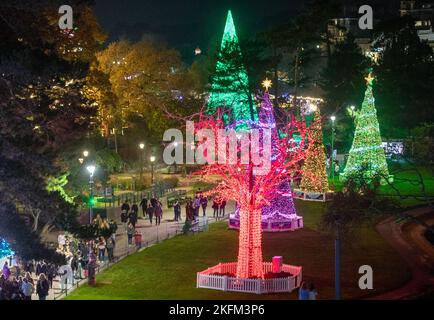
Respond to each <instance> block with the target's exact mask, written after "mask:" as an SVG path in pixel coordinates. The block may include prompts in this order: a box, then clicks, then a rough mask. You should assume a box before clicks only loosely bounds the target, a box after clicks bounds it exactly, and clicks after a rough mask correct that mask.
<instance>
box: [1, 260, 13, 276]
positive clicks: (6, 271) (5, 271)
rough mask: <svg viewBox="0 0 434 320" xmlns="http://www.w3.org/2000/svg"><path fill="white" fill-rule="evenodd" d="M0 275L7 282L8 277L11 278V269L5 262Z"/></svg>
mask: <svg viewBox="0 0 434 320" xmlns="http://www.w3.org/2000/svg"><path fill="white" fill-rule="evenodd" d="M2 274H3V278H4V279H5V280H8V279H9V277H10V276H11V269H9V265H8V262H7V261H6V262H5V263H4V265H3V269H2Z"/></svg>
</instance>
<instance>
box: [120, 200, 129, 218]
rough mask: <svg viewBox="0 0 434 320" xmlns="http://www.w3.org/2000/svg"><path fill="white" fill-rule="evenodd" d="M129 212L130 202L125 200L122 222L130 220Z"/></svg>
mask: <svg viewBox="0 0 434 320" xmlns="http://www.w3.org/2000/svg"><path fill="white" fill-rule="evenodd" d="M129 213H130V205H129V204H128V200H125V202H124V203H123V204H122V206H121V222H122V223H127V222H128V216H129Z"/></svg>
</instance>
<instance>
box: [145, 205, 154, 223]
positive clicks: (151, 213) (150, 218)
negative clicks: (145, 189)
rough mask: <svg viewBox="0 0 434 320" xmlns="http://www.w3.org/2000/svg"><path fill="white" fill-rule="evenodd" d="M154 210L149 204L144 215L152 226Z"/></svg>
mask: <svg viewBox="0 0 434 320" xmlns="http://www.w3.org/2000/svg"><path fill="white" fill-rule="evenodd" d="M154 211H155V208H154V207H153V206H152V205H151V204H150V203H149V204H148V208H147V209H146V214H147V215H148V218H149V221H150V222H151V224H152V219H153V218H154Z"/></svg>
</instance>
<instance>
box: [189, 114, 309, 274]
mask: <svg viewBox="0 0 434 320" xmlns="http://www.w3.org/2000/svg"><path fill="white" fill-rule="evenodd" d="M221 119H222V114H221V113H219V112H218V113H217V114H216V115H215V116H214V117H212V116H205V115H204V114H201V115H200V119H199V121H198V122H196V123H195V132H196V133H197V132H199V130H201V129H208V130H209V131H210V132H212V133H213V134H214V135H215V137H217V135H218V132H219V129H226V130H228V127H227V125H225V123H224V122H223V121H222V120H221ZM237 125H238V124H234V125H233V127H234V128H235V127H237ZM245 127H254V125H252V124H247V126H245ZM258 130H259V132H260V137H261V138H260V139H258V140H259V141H263V140H265V138H264V137H265V134H266V133H265V131H264V129H258ZM305 130H306V128H305V124H304V123H303V122H301V121H297V120H291V121H289V123H288V124H287V125H286V127H285V128H283V129H282V133H283V135H282V136H284V137H286V138H282V139H277V141H273V145H272V148H273V161H271V160H270V167H269V170H267V169H265V170H264V171H263V172H262V174H258V173H257V172H255V173H254V166H253V163H252V158H253V157H254V156H255V155H264V154H266V152H267V150H265V148H264V145H265V144H263V143H255V142H254V139H252V140H251V141H252V142H251V143H250V144H249V155H250V161H249V162H247V164H245V163H246V162H243V161H242V157H239V156H238V157H237V159H236V163H230V162H229V161H226V162H224V161H220V156H224V157H225V158H226V159H229V153H228V150H226V147H225V148H224V149H223V147H222V146H220V147H219V141H218V139H215V145H214V146H213V147H212V148H213V149H214V151H215V154H216V155H218V156H219V158H218V159H219V161H217V160H216V161H214V162H212V161H211V160H212V159H211V157H209V156H210V154H209V153H208V152H204V153H203V155H204V156H205V158H207V160H208V163H207V164H205V165H204V166H203V168H202V169H201V170H199V171H198V172H196V174H201V175H203V178H204V180H205V181H206V180H208V181H215V178H216V177H218V179H219V181H220V182H219V183H218V185H217V186H216V187H215V188H214V189H213V190H211V191H210V192H209V193H210V194H215V195H217V196H220V197H222V198H225V199H227V200H234V201H236V203H237V204H238V206H239V207H240V233H239V249H238V263H237V274H236V276H237V277H238V278H263V275H264V274H263V269H262V262H263V260H262V231H261V208H262V207H263V206H266V205H269V204H270V201H271V200H272V199H274V198H275V197H278V196H279V195H280V193H281V191H280V189H279V188H278V187H279V185H280V184H281V183H282V182H283V181H285V179H287V177H288V176H289V175H296V174H299V168H300V161H302V160H303V159H304V156H305V154H304V153H305V152H304V150H303V148H302V147H301V146H303V145H304V141H303V140H302V141H295V140H294V139H292V137H293V135H294V134H295V133H297V134H298V135H300V136H301V137H305V136H306V134H305ZM233 132H234V134H239V133H240V131H238V132H236V133H235V130H233ZM243 133H244V134H246V133H248V134H249V136H250V135H251V133H252V130H251V129H249V130H245V131H243ZM238 138H239V137H238ZM205 140H206V139H202V141H199V144H202V143H205ZM224 142H225V143H227V140H225V141H224ZM197 150H199V149H197ZM211 150H212V149H211ZM219 150H224V151H220V153H219ZM241 152H242V143H238V146H237V154H238V155H239V154H241ZM269 152H271V150H270V151H269ZM242 162H243V163H244V164H243V163H242ZM259 167H260V166H259Z"/></svg>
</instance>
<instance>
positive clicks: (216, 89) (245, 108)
mask: <svg viewBox="0 0 434 320" xmlns="http://www.w3.org/2000/svg"><path fill="white" fill-rule="evenodd" d="M218 108H225V109H227V110H230V117H231V118H230V119H229V118H228V117H226V119H225V121H226V123H237V124H239V123H240V122H243V121H256V120H257V119H258V114H257V111H256V106H255V105H254V101H253V97H252V94H251V92H250V86H249V78H248V76H247V70H246V68H245V65H244V63H243V57H242V54H241V48H240V45H239V42H238V37H237V33H236V30H235V25H234V21H233V19H232V14H231V11H229V12H228V16H227V19H226V26H225V30H224V33H223V39H222V42H221V46H220V50H219V53H218V57H217V64H216V70H215V73H214V76H213V79H212V84H211V91H210V96H209V100H208V108H207V113H208V114H214V113H215V112H216V111H217V109H218ZM237 127H238V128H239V126H238V125H237Z"/></svg>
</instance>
